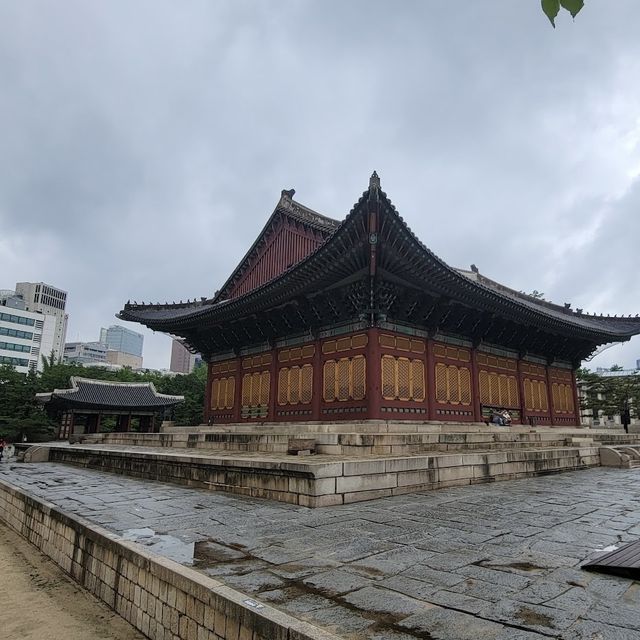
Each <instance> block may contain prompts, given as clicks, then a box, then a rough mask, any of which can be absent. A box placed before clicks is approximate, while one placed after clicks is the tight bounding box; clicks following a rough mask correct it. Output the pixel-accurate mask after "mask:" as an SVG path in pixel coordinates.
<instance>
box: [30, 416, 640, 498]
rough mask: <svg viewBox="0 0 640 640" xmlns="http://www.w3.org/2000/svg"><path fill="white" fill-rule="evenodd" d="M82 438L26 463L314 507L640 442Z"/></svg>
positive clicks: (488, 437)
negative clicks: (295, 447) (296, 446)
mask: <svg viewBox="0 0 640 640" xmlns="http://www.w3.org/2000/svg"><path fill="white" fill-rule="evenodd" d="M80 440H81V442H80V443H78V444H72V445H66V444H64V445H63V444H50V445H47V446H45V447H40V448H37V449H32V450H30V451H29V452H28V453H27V454H26V457H25V459H26V460H27V461H34V462H35V461H51V462H62V463H66V464H72V465H77V466H82V467H87V468H91V469H100V470H103V471H111V472H115V473H120V474H124V475H128V476H132V477H137V478H147V479H152V480H161V481H165V482H172V483H176V484H183V485H189V486H194V487H201V488H206V489H210V490H215V491H226V492H229V493H237V494H241V495H246V496H251V497H258V498H267V499H271V500H278V501H280V502H286V503H289V504H296V505H300V506H305V507H323V506H329V505H337V504H348V503H353V502H360V501H365V500H373V499H376V498H382V497H389V496H395V495H401V494H406V493H411V492H415V491H429V490H434V489H442V488H446V487H452V486H459V485H470V484H481V483H490V482H496V481H500V480H511V479H515V478H523V477H528V476H536V475H543V474H550V473H559V472H563V471H573V470H576V469H585V468H588V467H594V466H598V465H599V464H600V463H601V460H600V448H601V446H603V445H618V446H625V445H631V444H634V443H635V444H638V443H640V441H639V440H638V436H636V435H627V434H625V433H624V432H622V431H620V432H617V431H605V430H602V431H598V430H586V429H577V428H567V427H565V428H549V427H541V428H531V427H513V428H504V427H487V426H486V425H462V424H460V425H452V424H443V423H435V424H434V423H423V424H416V423H380V422H362V423H353V424H335V423H325V424H317V423H315V424H314V423H299V424H290V425H282V424H278V425H235V426H233V427H229V426H225V427H219V426H201V427H186V428H172V429H170V430H167V431H165V432H162V433H150V434H146V433H102V434H93V435H86V436H82V437H81V438H80ZM292 442H298V443H299V442H304V443H309V445H308V446H309V447H310V449H311V450H312V451H313V452H314V454H315V455H305V456H297V455H287V452H288V451H289V452H291V451H292ZM304 446H305V447H306V446H307V445H304Z"/></svg>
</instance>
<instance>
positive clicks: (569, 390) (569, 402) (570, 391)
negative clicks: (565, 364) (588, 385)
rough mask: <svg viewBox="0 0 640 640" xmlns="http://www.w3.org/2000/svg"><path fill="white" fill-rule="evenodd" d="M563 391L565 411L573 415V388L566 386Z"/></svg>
mask: <svg viewBox="0 0 640 640" xmlns="http://www.w3.org/2000/svg"><path fill="white" fill-rule="evenodd" d="M565 391H566V393H567V411H568V412H569V413H574V412H575V405H574V403H573V387H572V386H571V385H567V386H566V387H565Z"/></svg>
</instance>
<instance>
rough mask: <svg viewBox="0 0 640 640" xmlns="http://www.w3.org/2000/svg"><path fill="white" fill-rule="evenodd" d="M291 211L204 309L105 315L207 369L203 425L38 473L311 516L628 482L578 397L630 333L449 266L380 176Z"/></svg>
mask: <svg viewBox="0 0 640 640" xmlns="http://www.w3.org/2000/svg"><path fill="white" fill-rule="evenodd" d="M293 195H294V192H293V190H290V191H283V192H282V195H281V198H280V200H279V202H278V204H277V206H276V208H275V210H274V211H273V213H272V215H271V217H270V218H269V219H268V220H267V223H266V225H265V226H264V228H263V229H262V231H261V232H260V234H259V235H258V237H257V238H256V240H255V242H254V243H253V245H252V246H251V247H250V249H249V251H248V252H247V254H246V255H245V256H244V258H242V260H241V261H240V263H239V264H238V266H237V267H236V269H235V270H234V272H233V273H232V274H231V275H230V276H229V278H228V279H227V281H226V282H225V283H223V284H222V286H221V288H220V289H219V291H217V292H216V294H215V295H214V296H213V297H203V298H201V299H199V300H195V301H187V302H180V303H178V304H144V303H143V304H137V303H135V302H133V303H132V302H128V303H127V304H126V305H125V307H124V309H123V310H122V311H121V312H120V313H119V314H118V317H119V318H120V319H122V320H129V321H134V322H139V323H142V324H144V325H146V326H147V327H149V328H151V329H153V330H155V331H161V332H164V333H168V334H171V335H173V336H178V337H180V338H181V339H182V340H184V342H185V343H186V344H187V345H188V346H189V347H190V348H191V349H192V350H193V351H197V352H200V353H201V354H202V356H203V359H204V360H205V361H206V362H207V366H208V382H207V388H206V400H205V407H204V422H203V424H201V425H199V426H190V427H189V426H181V425H165V426H163V427H162V428H161V430H160V432H159V433H139V432H128V433H122V432H119V433H95V434H87V435H85V436H84V438H83V440H84V441H83V443H82V444H80V445H77V444H76V445H74V446H73V447H69V446H64V445H59V446H53V445H52V446H49V447H48V448H47V449H46V451H44V449H42V450H40V451H39V452H38V454H37V456H40V458H39V459H42V458H43V457H44V458H46V459H49V460H52V461H58V462H65V463H69V464H79V465H83V466H90V467H92V468H99V469H103V470H109V471H117V472H118V473H128V474H131V475H135V476H137V477H148V478H153V479H160V480H165V481H168V482H176V483H181V484H188V485H189V486H199V487H202V488H206V489H209V490H220V491H228V492H234V493H239V494H243V495H249V496H253V497H261V498H270V499H274V500H280V501H284V502H290V503H293V504H298V505H300V506H308V507H322V506H329V505H336V504H346V503H350V502H356V501H361V500H371V499H374V498H380V497H386V496H393V495H398V494H403V493H410V492H412V491H424V490H430V489H437V488H441V487H449V486H453V485H460V484H471V483H481V482H493V481H495V480H506V479H511V478H519V477H524V476H530V475H538V474H543V473H557V472H560V471H571V470H575V469H585V468H588V467H591V466H597V465H600V464H603V465H604V464H607V465H612V466H619V467H631V466H633V465H635V464H640V440H639V439H638V436H637V435H636V434H625V433H624V431H622V430H621V429H619V430H614V429H603V430H598V429H587V428H581V427H580V414H579V406H578V398H577V393H576V378H575V371H576V368H577V367H578V366H579V365H580V363H581V361H582V360H584V359H585V358H587V357H588V356H589V355H590V354H592V353H594V351H595V350H596V349H597V348H598V347H599V345H603V344H608V343H612V342H621V341H625V340H629V339H630V338H631V337H632V336H634V335H635V334H638V333H640V319H639V318H638V317H633V318H632V317H621V318H620V317H610V316H595V315H590V314H586V313H583V312H582V310H581V309H572V308H571V307H570V305H567V304H563V305H556V304H552V303H550V302H546V301H544V300H539V299H535V298H533V297H531V296H528V295H525V294H522V293H520V292H518V291H514V290H513V289H511V288H509V287H505V286H503V285H500V284H498V283H497V282H494V281H492V280H490V279H488V278H486V277H484V276H483V275H481V274H480V273H479V272H478V270H477V269H475V268H473V267H472V269H471V270H470V271H461V270H458V269H454V268H452V267H450V266H448V265H447V264H445V263H444V262H443V261H442V260H441V259H440V258H438V257H437V256H436V255H435V254H434V253H432V252H431V251H430V250H429V249H428V248H427V247H425V246H424V245H423V244H422V243H421V242H420V240H419V239H418V238H417V237H416V236H415V235H414V234H413V233H412V232H411V230H410V229H409V226H408V225H407V223H406V222H405V221H404V220H403V219H402V218H401V217H400V216H399V214H398V212H397V211H396V210H395V208H394V206H393V205H392V204H391V201H390V200H389V198H388V197H387V195H386V194H385V193H384V192H383V191H382V190H381V188H380V180H379V178H378V176H377V175H376V174H375V173H374V174H373V176H371V179H370V182H369V187H368V189H367V190H366V191H365V192H364V194H363V195H362V197H361V198H360V199H359V200H358V202H356V204H355V205H354V207H353V209H352V210H351V212H350V213H349V215H347V217H346V218H345V219H344V220H342V221H338V220H333V219H331V218H327V217H326V216H323V215H320V214H318V213H316V212H315V211H312V210H311V209H309V208H308V207H306V206H304V205H302V204H300V203H298V202H296V201H295V200H293ZM505 413H508V417H509V418H510V420H509V421H508V422H505V423H504V424H503V425H500V424H499V423H494V422H492V419H494V418H496V416H503V415H504V414H505ZM509 422H510V424H509ZM34 455H35V453H34ZM37 456H36V457H37Z"/></svg>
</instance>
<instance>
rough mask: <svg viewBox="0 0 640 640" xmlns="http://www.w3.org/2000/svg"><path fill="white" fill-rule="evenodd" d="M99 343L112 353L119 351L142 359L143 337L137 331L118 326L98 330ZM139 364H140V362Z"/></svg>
mask: <svg viewBox="0 0 640 640" xmlns="http://www.w3.org/2000/svg"><path fill="white" fill-rule="evenodd" d="M100 342H102V343H103V344H106V345H107V347H108V348H109V349H110V350H112V351H121V352H122V353H128V354H130V355H133V356H138V357H140V358H142V345H143V343H144V336H143V335H142V334H141V333H138V332H137V331H132V330H131V329H127V328H126V327H121V326H120V325H111V326H110V327H109V328H108V329H105V328H102V329H100ZM140 362H141V363H142V360H141V361H140ZM141 366H142V365H141Z"/></svg>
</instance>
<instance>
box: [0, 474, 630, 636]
mask: <svg viewBox="0 0 640 640" xmlns="http://www.w3.org/2000/svg"><path fill="white" fill-rule="evenodd" d="M0 478H2V479H4V480H6V481H9V482H11V483H12V484H14V485H17V486H19V487H22V488H23V489H26V490H28V491H29V492H31V493H32V494H34V495H37V496H39V497H41V498H44V499H46V500H48V501H50V502H53V503H55V504H57V505H58V506H60V507H61V508H63V509H65V510H66V511H68V512H72V513H75V514H77V515H81V516H83V517H85V518H87V519H88V520H90V521H92V522H94V523H97V524H100V525H102V526H104V527H105V528H107V529H109V530H111V531H114V532H117V533H119V534H121V535H124V536H125V537H127V538H129V539H134V540H137V541H138V542H140V543H141V544H145V545H147V546H148V547H149V548H151V549H152V550H155V551H156V552H157V553H160V554H163V555H167V556H169V557H172V558H174V559H176V560H178V561H179V562H183V563H185V564H193V566H194V568H196V569H198V570H200V571H203V572H204V573H206V574H208V575H211V576H213V577H216V578H218V579H221V580H223V581H224V582H226V583H227V584H229V585H230V586H233V587H235V588H237V589H239V590H241V591H243V592H245V593H248V594H251V595H252V596H253V597H256V598H259V599H261V600H263V601H267V602H269V603H271V604H273V605H275V606H276V607H279V608H281V609H283V610H286V611H288V612H289V613H291V614H293V615H295V616H297V617H300V618H302V619H305V620H309V621H310V622H313V623H315V624H317V625H319V626H323V627H325V628H327V629H329V630H331V631H333V632H334V633H336V634H338V635H340V636H341V637H343V638H349V639H351V640H356V639H358V640H360V639H362V640H365V639H366V640H409V639H411V638H431V639H433V640H472V639H473V640H477V639H483V640H484V639H491V640H507V639H509V640H529V639H531V640H533V639H534V638H544V637H548V638H563V639H567V640H569V639H571V640H573V639H576V640H577V639H581V640H582V639H588V640H622V639H624V640H633V639H640V582H634V581H631V580H628V579H624V578H617V577H609V576H605V575H600V574H594V573H587V572H584V571H582V570H580V568H579V567H580V565H581V564H582V562H583V561H584V560H585V559H587V558H588V557H591V556H593V555H594V554H595V553H596V552H597V551H598V550H602V549H604V548H606V547H609V546H611V545H616V544H619V543H621V542H622V543H624V542H626V541H631V540H635V539H637V538H639V537H640V470H617V469H603V468H598V469H591V470H588V471H577V472H572V473H565V474H562V475H555V476H547V477H540V478H530V479H524V480H516V481H511V482H503V483H497V484H492V485H477V486H471V487H461V488H455V489H448V490H441V491H437V492H428V493H422V494H410V495H406V496H401V497H394V498H385V499H381V500H377V501H371V502H367V503H361V504H356V505H345V506H339V507H329V508H324V509H316V510H309V509H306V508H301V507H295V506H289V505H286V504H281V503H272V502H268V501H264V500H255V499H248V498H242V497H238V496H232V495H226V494H222V493H212V492H207V491H203V490H198V489H189V488H185V487H178V486H172V485H167V484H162V483H158V482H150V481H144V480H135V479H130V478H126V477H121V476H117V475H113V474H106V473H100V472H96V471H89V470H84V469H79V468H72V467H68V466H63V465H56V464H30V465H25V464H6V463H4V464H2V465H0Z"/></svg>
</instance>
